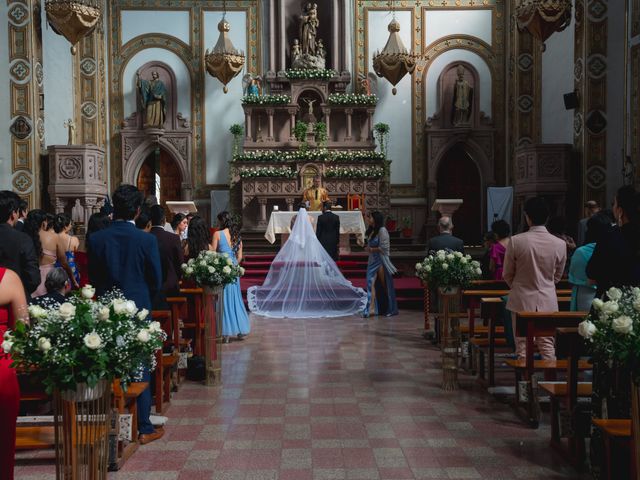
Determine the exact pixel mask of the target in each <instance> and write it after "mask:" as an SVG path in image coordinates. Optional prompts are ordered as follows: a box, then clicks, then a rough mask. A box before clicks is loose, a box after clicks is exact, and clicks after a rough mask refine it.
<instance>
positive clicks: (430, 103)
mask: <svg viewBox="0 0 640 480" xmlns="http://www.w3.org/2000/svg"><path fill="white" fill-rule="evenodd" d="M458 61H461V62H468V63H470V64H471V65H473V66H474V67H475V69H476V70H477V71H478V75H479V77H480V91H479V92H478V89H477V88H476V89H475V92H474V95H478V94H479V95H480V98H479V99H478V100H479V102H480V103H479V105H480V111H481V112H484V113H485V114H487V115H488V116H491V115H492V114H493V112H492V109H491V96H492V93H491V84H492V79H491V71H490V70H489V66H488V65H487V64H486V63H485V61H484V60H483V59H482V57H481V56H480V55H478V54H476V53H473V52H470V51H468V50H462V49H456V50H449V51H447V52H444V53H443V54H442V55H440V56H439V57H437V58H436V59H435V60H434V61H433V63H432V64H431V65H430V66H429V70H428V71H427V81H426V82H425V83H424V88H425V92H424V94H425V98H426V103H427V105H426V107H427V108H426V109H425V118H428V117H433V115H435V114H436V113H437V110H438V108H439V107H440V102H439V98H438V95H439V91H438V78H439V77H440V74H441V73H442V70H444V68H445V67H446V66H447V65H449V64H450V63H453V62H458Z"/></svg>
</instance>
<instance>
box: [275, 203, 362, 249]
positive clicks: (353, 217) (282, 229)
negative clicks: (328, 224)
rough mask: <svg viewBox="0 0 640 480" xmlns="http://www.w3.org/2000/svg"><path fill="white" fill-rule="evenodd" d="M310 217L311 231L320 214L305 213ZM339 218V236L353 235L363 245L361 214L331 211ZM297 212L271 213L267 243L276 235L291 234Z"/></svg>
mask: <svg viewBox="0 0 640 480" xmlns="http://www.w3.org/2000/svg"><path fill="white" fill-rule="evenodd" d="M307 213H308V214H309V215H311V217H313V218H312V220H313V229H314V230H315V228H316V221H317V219H318V217H319V216H320V213H321V212H307ZM333 213H335V214H336V215H338V216H339V217H340V235H341V236H342V235H349V234H354V235H355V236H356V241H357V242H358V245H360V246H363V245H364V233H365V231H366V227H365V224H364V218H362V212H359V211H349V212H341V211H333ZM297 214H298V212H271V218H269V224H268V225H267V231H266V232H265V234H264V238H266V239H267V240H268V241H269V243H274V242H275V241H276V233H286V234H289V233H291V219H292V218H293V217H294V216H296V215H297Z"/></svg>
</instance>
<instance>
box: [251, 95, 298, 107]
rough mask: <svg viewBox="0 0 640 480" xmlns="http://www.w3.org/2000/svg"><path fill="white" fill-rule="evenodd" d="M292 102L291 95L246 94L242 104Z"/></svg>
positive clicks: (284, 103) (283, 103)
mask: <svg viewBox="0 0 640 480" xmlns="http://www.w3.org/2000/svg"><path fill="white" fill-rule="evenodd" d="M289 103H291V97H290V96H289V95H279V94H276V95H255V94H251V95H245V96H244V97H242V105H287V104H289Z"/></svg>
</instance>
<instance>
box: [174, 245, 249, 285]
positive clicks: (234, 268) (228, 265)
mask: <svg viewBox="0 0 640 480" xmlns="http://www.w3.org/2000/svg"><path fill="white" fill-rule="evenodd" d="M182 272H183V275H182V276H183V277H184V278H187V279H190V280H193V281H194V282H195V283H197V284H198V285H200V286H201V287H223V286H225V285H228V284H230V283H233V282H235V281H236V280H237V279H238V277H241V276H242V275H244V268H242V267H241V266H239V265H236V264H234V262H233V260H231V258H230V257H229V255H228V254H227V253H217V252H212V251H209V250H203V251H202V252H200V253H199V254H198V256H197V257H196V258H190V259H189V261H188V262H187V263H183V264H182Z"/></svg>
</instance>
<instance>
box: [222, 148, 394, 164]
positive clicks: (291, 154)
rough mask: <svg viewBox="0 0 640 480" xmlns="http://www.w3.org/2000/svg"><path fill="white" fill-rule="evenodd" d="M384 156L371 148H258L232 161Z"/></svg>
mask: <svg viewBox="0 0 640 480" xmlns="http://www.w3.org/2000/svg"><path fill="white" fill-rule="evenodd" d="M384 159H385V156H384V154H383V153H381V152H375V151H371V150H343V151H335V150H334V151H329V150H326V149H322V148H321V149H316V150H306V151H300V150H297V151H281V150H258V151H253V152H245V153H243V154H240V155H235V156H234V157H233V161H234V162H265V163H266V162H274V163H276V162H278V163H286V162H296V161H314V160H315V161H320V160H324V161H327V162H357V163H360V162H363V163H364V162H376V161H381V160H384Z"/></svg>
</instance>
